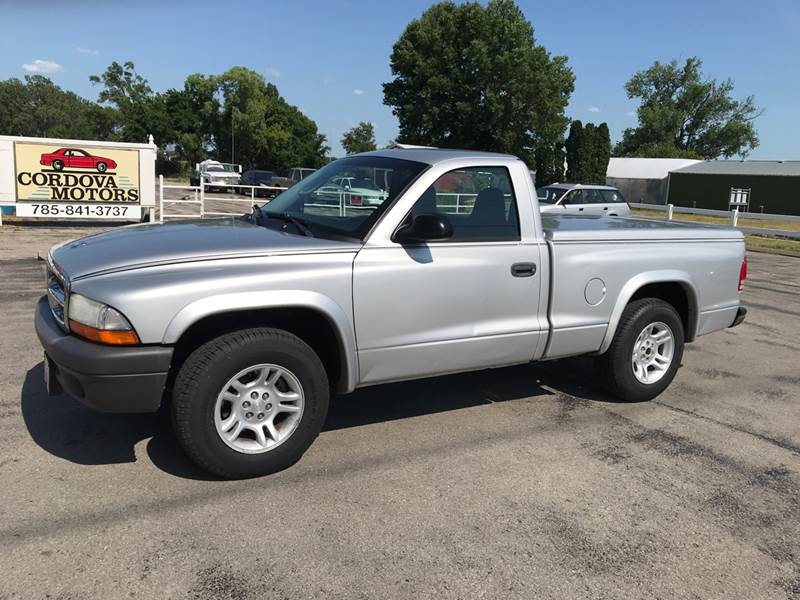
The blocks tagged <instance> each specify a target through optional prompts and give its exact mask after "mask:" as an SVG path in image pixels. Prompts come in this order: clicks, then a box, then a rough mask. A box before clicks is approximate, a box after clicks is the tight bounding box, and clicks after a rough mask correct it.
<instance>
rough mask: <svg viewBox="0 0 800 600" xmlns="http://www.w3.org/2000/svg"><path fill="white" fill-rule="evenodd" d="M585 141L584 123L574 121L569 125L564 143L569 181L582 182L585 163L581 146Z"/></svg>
mask: <svg viewBox="0 0 800 600" xmlns="http://www.w3.org/2000/svg"><path fill="white" fill-rule="evenodd" d="M582 142H583V123H581V122H580V121H578V120H575V121H573V122H572V123H571V124H570V126H569V135H568V136H567V141H566V143H565V144H564V148H565V150H566V157H567V181H570V182H576V183H580V182H581V181H582V180H583V164H582V163H581V157H582V155H581V153H580V148H581V144H582Z"/></svg>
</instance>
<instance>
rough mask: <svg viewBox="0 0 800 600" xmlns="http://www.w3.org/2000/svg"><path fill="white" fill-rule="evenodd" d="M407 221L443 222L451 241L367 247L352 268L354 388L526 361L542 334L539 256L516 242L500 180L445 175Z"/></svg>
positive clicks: (469, 173)
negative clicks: (431, 218)
mask: <svg viewBox="0 0 800 600" xmlns="http://www.w3.org/2000/svg"><path fill="white" fill-rule="evenodd" d="M455 174H457V176H454V175H455ZM465 177H468V178H470V179H471V181H472V183H473V186H465V185H464V184H463V182H464V178H465ZM464 189H467V190H468V191H466V192H465V191H464ZM503 190H508V191H507V192H505V193H504V191H503ZM415 214H439V215H443V216H444V217H445V218H446V219H448V220H449V221H450V222H451V224H452V227H453V236H452V237H451V238H448V239H445V240H440V241H430V242H418V243H412V244H409V243H407V244H399V243H396V242H392V243H390V244H389V245H387V246H380V247H375V246H369V245H367V246H365V247H364V248H363V249H362V250H361V251H360V252H359V253H358V255H357V256H356V259H355V262H354V265H353V309H354V316H355V327H356V339H357V344H358V357H359V369H360V374H359V375H360V381H361V383H377V382H383V381H392V380H399V379H406V378H415V377H424V376H429V375H439V374H443V373H450V372H455V371H467V370H473V369H479V368H481V367H494V366H499V365H506V364H515V363H521V362H527V361H529V360H531V359H532V358H533V356H534V353H535V351H536V348H537V344H538V343H539V340H540V338H541V336H542V333H543V331H546V330H544V329H543V327H542V324H541V322H540V320H539V317H538V308H539V302H540V298H539V292H540V285H541V275H540V271H541V269H540V268H539V266H540V260H541V256H540V247H539V246H538V245H536V244H525V243H523V242H522V241H521V236H520V229H519V217H518V211H517V203H516V199H515V197H514V192H513V188H512V186H511V185H510V178H509V173H508V170H507V169H506V168H505V167H481V168H469V169H459V170H458V171H457V172H455V171H453V172H450V173H447V174H445V175H443V176H442V177H440V178H439V179H438V180H437V181H436V183H434V184H433V185H432V186H431V187H430V188H428V190H426V192H425V193H423V194H422V196H421V197H420V198H419V200H418V201H417V202H416V204H415V205H414V208H413V209H412V211H411V213H410V215H408V216H407V218H412V217H413V216H414V215H415Z"/></svg>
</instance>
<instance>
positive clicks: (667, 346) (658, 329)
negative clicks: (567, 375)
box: [597, 298, 684, 402]
mask: <svg viewBox="0 0 800 600" xmlns="http://www.w3.org/2000/svg"><path fill="white" fill-rule="evenodd" d="M683 344H684V335H683V322H682V321H681V318H680V316H679V315H678V313H677V312H676V311H675V309H674V308H673V307H672V306H671V305H670V304H668V303H666V302H664V301H663V300H659V299H657V298H644V299H641V300H636V301H634V302H631V303H630V304H629V305H628V306H627V307H626V308H625V310H624V311H623V313H622V317H621V318H620V322H619V325H618V327H617V331H616V333H615V335H614V340H613V341H612V342H611V346H610V347H609V349H608V351H607V352H606V353H605V354H603V355H601V356H599V357H597V370H598V371H599V374H600V375H601V376H603V377H604V379H605V381H606V383H607V386H608V388H609V390H610V391H611V392H612V393H613V394H614V395H615V396H617V397H618V398H620V399H621V400H625V401H628V402H641V401H644V400H651V399H653V398H655V397H656V396H658V395H659V394H660V393H661V392H663V391H664V390H665V389H666V388H667V386H669V384H670V383H671V382H672V379H673V378H674V377H675V373H676V372H677V371H678V367H679V366H680V363H681V358H682V357H683Z"/></svg>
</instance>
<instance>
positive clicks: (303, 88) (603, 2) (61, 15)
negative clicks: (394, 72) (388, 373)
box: [0, 0, 800, 159]
mask: <svg viewBox="0 0 800 600" xmlns="http://www.w3.org/2000/svg"><path fill="white" fill-rule="evenodd" d="M518 3H519V5H520V6H521V8H522V9H523V11H524V12H525V14H526V16H527V17H528V19H529V20H530V21H531V22H532V23H533V26H534V29H535V35H536V39H537V42H538V43H541V44H543V45H544V46H545V48H547V49H548V51H550V52H551V53H553V54H563V55H566V56H567V57H568V58H569V65H570V66H571V67H572V69H573V71H574V72H575V76H576V84H575V92H574V94H573V95H572V99H571V102H570V105H569V109H568V114H569V115H570V116H571V117H572V118H578V119H582V120H583V121H587V120H590V121H595V122H600V121H606V122H608V124H609V126H610V128H611V132H612V137H613V138H614V140H617V139H618V138H619V136H620V135H621V132H622V130H623V129H624V128H625V127H629V126H632V125H635V123H636V119H635V117H634V116H632V115H633V112H632V111H634V110H635V108H636V105H635V103H634V102H632V101H630V100H628V99H627V98H626V96H625V92H624V89H623V85H624V83H625V81H626V80H627V79H628V77H629V76H630V75H631V74H632V73H633V72H634V71H636V70H638V69H641V68H644V67H647V66H648V65H650V64H651V63H652V62H653V61H654V60H662V61H664V60H669V59H670V58H673V57H674V58H679V59H680V58H686V57H688V56H692V55H697V56H699V57H701V58H702V59H703V61H704V69H705V72H706V74H707V75H709V76H712V77H715V78H718V79H724V78H728V77H730V78H732V79H733V80H734V82H735V92H736V94H737V95H738V96H744V95H747V94H753V95H755V97H756V101H757V103H758V104H759V106H761V107H762V108H764V109H765V113H764V115H763V116H762V117H760V118H759V119H758V121H757V123H756V125H757V129H758V133H759V136H760V138H761V146H760V147H759V148H758V149H756V151H755V152H753V154H752V155H751V158H764V159H791V158H794V159H800V147H799V146H798V138H800V119H798V107H799V106H800V76H799V75H800V73H799V72H798V71H800V68H799V67H800V2H798V1H797V0H761V1H759V2H753V1H749V2H744V1H742V0H728V1H724V2H723V1H716V0H714V1H705V2H703V1H699V0H695V1H693V2H691V1H684V0H677V1H676V0H671V1H670V2H652V1H646V0H639V1H630V2H627V1H614V0H594V1H589V0H587V1H578V0H572V1H570V0H560V1H558V2H541V1H539V2H536V1H534V0H519V2H518ZM430 4H431V2H429V1H423V0H402V1H388V0H373V1H366V0H365V1H358V0H339V1H337V0H328V1H325V2H323V1H315V2H312V1H310V0H293V1H292V2H285V1H283V2H278V1H274V2H271V1H270V2H236V1H234V2H223V1H218V2H207V3H206V2H202V1H200V0H197V1H196V2H189V1H186V2H169V1H160V2H151V1H150V0H140V1H138V2H125V3H121V2H113V1H112V2H109V1H107V0H104V1H98V0H88V1H83V2H81V1H79V0H71V1H69V2H63V3H62V2H41V1H37V0H29V1H27V2H21V1H14V2H8V1H7V0H0V21H2V23H3V35H2V36H0V79H5V78H8V77H22V76H23V75H25V74H26V72H30V71H39V72H44V73H47V72H51V73H50V74H49V76H50V77H52V79H53V80H54V81H55V82H56V83H57V84H58V85H60V86H62V87H64V88H66V89H70V90H73V91H75V92H77V93H78V94H80V95H82V96H85V97H87V98H92V99H95V98H96V96H97V88H94V87H92V85H91V84H90V83H89V80H88V77H89V75H91V74H94V73H98V74H99V73H101V72H102V71H103V70H104V69H105V67H106V66H107V65H108V64H109V63H110V62H111V61H112V60H117V61H120V62H121V61H124V60H132V61H133V62H134V63H135V64H136V67H137V70H138V71H139V72H140V73H141V74H142V75H143V76H144V77H146V78H147V79H148V80H149V81H150V83H151V85H152V86H153V88H154V89H157V90H164V89H167V88H170V87H179V86H181V85H182V84H183V80H184V79H185V77H186V75H187V74H189V73H195V72H201V73H206V74H211V73H221V72H223V71H225V70H226V69H228V68H229V67H231V66H233V65H242V66H246V67H249V68H251V69H254V70H255V71H258V72H260V73H262V74H263V75H264V76H265V77H267V78H268V79H269V80H271V81H273V82H274V83H275V84H276V85H277V86H278V88H279V90H280V92H281V94H282V95H283V96H284V97H285V98H286V99H287V100H288V101H289V102H291V103H292V104H295V105H296V106H298V107H300V108H301V109H302V110H303V111H304V112H305V113H306V114H307V115H308V116H310V117H311V118H313V119H314V120H316V122H317V123H318V124H319V126H320V129H321V130H322V132H323V133H325V134H326V135H327V136H328V140H329V144H330V146H331V147H332V149H333V154H334V155H340V154H341V152H342V151H341V146H340V144H339V139H340V138H341V135H342V133H343V132H344V131H345V130H346V129H348V128H349V127H351V126H352V125H354V124H356V123H357V122H358V121H362V120H369V121H372V122H374V123H375V126H376V137H377V141H378V143H379V144H382V143H385V142H386V141H387V140H389V139H391V138H393V137H394V136H395V135H396V134H397V122H396V119H395V118H394V116H393V115H392V114H391V110H390V109H389V108H388V107H386V106H384V105H383V101H382V100H383V95H382V91H381V83H383V82H385V81H388V80H389V79H390V77H391V73H390V70H389V54H390V53H391V48H392V44H393V43H394V42H395V41H396V40H397V38H398V37H399V35H400V34H401V33H402V31H403V29H404V28H405V25H406V24H407V23H408V21H410V20H411V19H413V18H415V17H418V16H419V15H420V14H421V13H422V12H423V10H425V8H426V7H427V6H429V5H430ZM37 61H39V62H37ZM26 69H27V71H26ZM0 110H2V107H0Z"/></svg>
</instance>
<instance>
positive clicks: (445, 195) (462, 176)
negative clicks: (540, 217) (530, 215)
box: [411, 167, 520, 242]
mask: <svg viewBox="0 0 800 600" xmlns="http://www.w3.org/2000/svg"><path fill="white" fill-rule="evenodd" d="M411 214H412V216H417V215H420V214H441V215H443V216H445V217H446V218H447V219H448V220H449V221H450V223H451V224H452V226H453V236H452V237H451V238H448V239H446V240H441V241H443V242H498V241H516V240H519V239H520V235H519V219H518V216H517V202H516V198H515V196H514V188H513V186H512V185H511V176H510V175H509V172H508V169H506V168H505V167H473V168H468V169H458V170H456V171H450V172H449V173H445V174H444V175H442V176H441V177H440V178H439V179H437V180H436V182H434V184H433V185H432V186H431V187H429V188H428V189H427V190H425V192H424V193H423V194H422V196H421V197H420V199H419V200H417V203H416V204H415V205H414V208H412V209H411Z"/></svg>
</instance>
